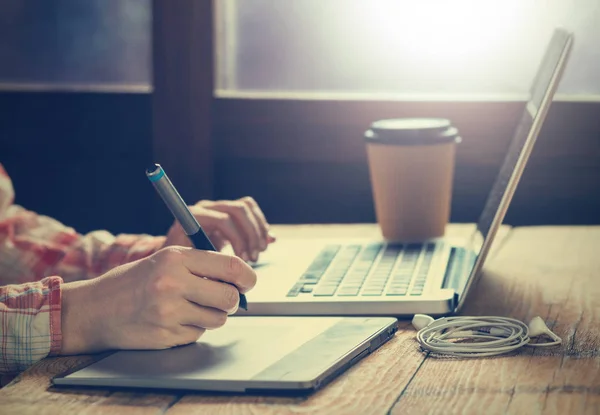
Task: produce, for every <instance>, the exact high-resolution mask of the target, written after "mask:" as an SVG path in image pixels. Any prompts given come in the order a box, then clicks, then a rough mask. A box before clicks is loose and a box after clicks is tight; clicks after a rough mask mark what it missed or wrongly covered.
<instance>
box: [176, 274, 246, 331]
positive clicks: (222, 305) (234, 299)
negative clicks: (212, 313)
mask: <svg viewBox="0 0 600 415" xmlns="http://www.w3.org/2000/svg"><path fill="white" fill-rule="evenodd" d="M183 296H184V298H185V299H186V300H188V301H191V302H192V303H194V304H195V305H196V306H205V307H210V308H213V309H215V310H219V311H222V312H224V313H228V314H233V313H235V312H236V311H237V308H238V305H239V302H240V292H239V290H238V289H237V288H236V287H235V286H233V285H231V284H226V283H224V282H219V281H214V280H211V279H206V278H198V277H197V276H195V275H190V280H189V281H187V284H186V288H185V290H184V293H183ZM185 324H191V323H185ZM202 327H204V326H202Z"/></svg>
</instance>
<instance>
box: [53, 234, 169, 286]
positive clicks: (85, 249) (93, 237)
mask: <svg viewBox="0 0 600 415" xmlns="http://www.w3.org/2000/svg"><path fill="white" fill-rule="evenodd" d="M164 241H165V237H157V236H150V235H128V234H120V235H116V236H114V235H112V234H110V233H109V232H106V231H95V232H91V233H88V234H86V235H81V236H80V237H79V239H78V241H77V243H75V244H73V245H72V247H71V248H70V249H69V250H68V251H67V252H66V253H65V255H64V257H63V258H62V259H61V260H60V261H58V262H57V263H56V264H55V266H53V267H52V268H51V270H50V271H49V272H50V273H52V274H58V275H61V276H62V277H63V279H64V280H65V282H70V281H78V280H82V279H90V278H95V277H97V276H99V275H102V274H104V273H105V272H107V271H109V270H110V269H112V268H114V267H116V266H119V265H123V264H127V263H129V262H133V261H136V260H138V259H141V258H145V257H147V256H148V255H151V254H153V253H154V252H156V251H157V250H159V249H160V248H161V247H162V246H163V244H164Z"/></svg>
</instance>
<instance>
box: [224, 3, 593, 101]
mask: <svg viewBox="0 0 600 415" xmlns="http://www.w3.org/2000/svg"><path fill="white" fill-rule="evenodd" d="M216 3H217V7H218V10H217V19H218V20H217V27H218V34H217V41H218V44H217V88H218V90H219V94H221V95H227V94H234V95H235V94H239V93H245V92H256V91H263V92H265V91H266V92H271V93H274V92H275V93H281V92H284V93H289V92H293V93H303V92H310V93H315V92H326V93H330V92H343V93H379V94H382V93H383V94H400V95H409V96H419V97H428V96H432V97H435V98H439V97H440V96H450V97H452V98H456V97H457V96H467V97H490V96H497V97H500V98H506V97H509V96H512V97H514V96H522V95H523V94H524V93H526V92H527V88H528V86H529V84H530V81H531V79H532V77H533V76H534V72H535V69H536V68H537V65H538V63H539V59H540V58H541V56H542V53H543V51H544V48H545V47H546V45H547V42H548V41H549V40H550V36H551V33H552V30H553V28H554V27H555V26H562V27H565V28H567V29H569V30H572V31H573V32H574V33H575V47H574V51H573V54H572V56H571V61H570V64H569V67H568V69H567V72H566V74H565V77H564V79H563V82H562V84H561V86H560V88H559V91H558V93H559V94H562V95H563V96H564V95H568V96H570V97H571V98H572V97H580V96H586V97H587V98H589V97H590V96H593V95H600V47H598V39H600V2H598V1H597V0H486V1H482V0H418V1H417V0H369V1H366V0H325V1H324V0H286V1H281V0H220V1H218V2H216Z"/></svg>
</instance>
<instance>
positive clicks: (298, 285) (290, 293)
mask: <svg viewBox="0 0 600 415" xmlns="http://www.w3.org/2000/svg"><path fill="white" fill-rule="evenodd" d="M303 286H304V284H303V283H300V282H297V283H296V284H294V286H293V287H292V289H291V290H289V291H288V293H287V296H288V297H297V296H298V294H300V290H301V289H302V287H303Z"/></svg>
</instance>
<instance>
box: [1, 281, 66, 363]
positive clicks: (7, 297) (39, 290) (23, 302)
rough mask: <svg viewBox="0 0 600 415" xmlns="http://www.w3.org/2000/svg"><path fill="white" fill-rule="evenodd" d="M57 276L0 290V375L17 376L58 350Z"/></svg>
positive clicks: (59, 329)
mask: <svg viewBox="0 0 600 415" xmlns="http://www.w3.org/2000/svg"><path fill="white" fill-rule="evenodd" d="M61 283H62V279H61V278H60V277H48V278H44V279H42V280H41V281H37V282H32V283H27V284H20V285H7V286H4V287H0V374H11V373H17V372H20V371H22V370H24V369H26V368H27V367H28V366H30V365H32V364H33V363H35V362H37V361H38V360H41V359H43V358H44V357H46V356H48V355H49V354H57V353H58V352H59V351H60V348H61V344H62V338H61V334H62V331H61V316H60V308H61Z"/></svg>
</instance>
